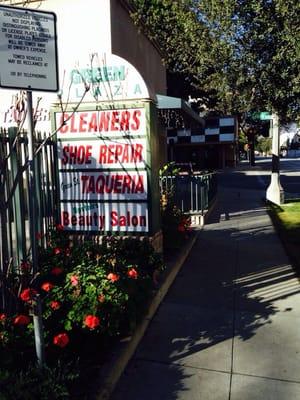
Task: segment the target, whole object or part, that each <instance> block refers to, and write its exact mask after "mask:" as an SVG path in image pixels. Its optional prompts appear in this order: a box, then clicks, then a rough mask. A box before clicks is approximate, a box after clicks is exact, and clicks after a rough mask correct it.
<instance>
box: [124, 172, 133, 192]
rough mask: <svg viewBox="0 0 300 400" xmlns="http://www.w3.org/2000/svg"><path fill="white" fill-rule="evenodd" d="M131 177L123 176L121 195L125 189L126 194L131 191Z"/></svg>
mask: <svg viewBox="0 0 300 400" xmlns="http://www.w3.org/2000/svg"><path fill="white" fill-rule="evenodd" d="M131 181H132V179H131V176H130V175H125V176H124V179H123V189H122V193H125V190H126V189H127V193H130V191H131Z"/></svg>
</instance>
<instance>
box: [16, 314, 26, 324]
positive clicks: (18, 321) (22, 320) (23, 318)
mask: <svg viewBox="0 0 300 400" xmlns="http://www.w3.org/2000/svg"><path fill="white" fill-rule="evenodd" d="M13 323H14V324H15V325H28V324H29V323H30V318H29V317H28V316H27V315H22V314H20V315H17V316H16V317H15V319H14V320H13Z"/></svg>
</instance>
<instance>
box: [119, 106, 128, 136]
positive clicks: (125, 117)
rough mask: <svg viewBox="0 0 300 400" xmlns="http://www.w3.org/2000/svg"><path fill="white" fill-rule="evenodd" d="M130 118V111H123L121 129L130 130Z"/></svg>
mask: <svg viewBox="0 0 300 400" xmlns="http://www.w3.org/2000/svg"><path fill="white" fill-rule="evenodd" d="M129 119H130V112H129V111H122V114H121V121H120V129H121V131H129Z"/></svg>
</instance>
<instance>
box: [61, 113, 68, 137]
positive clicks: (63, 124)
mask: <svg viewBox="0 0 300 400" xmlns="http://www.w3.org/2000/svg"><path fill="white" fill-rule="evenodd" d="M68 118H69V115H68V114H65V113H62V114H61V117H60V125H61V126H60V128H59V133H67V132H68V130H69V126H68V125H67V123H66V122H65V120H66V119H68Z"/></svg>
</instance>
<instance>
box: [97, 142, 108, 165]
mask: <svg viewBox="0 0 300 400" xmlns="http://www.w3.org/2000/svg"><path fill="white" fill-rule="evenodd" d="M106 163H107V146H105V145H104V144H102V145H100V151H99V164H106Z"/></svg>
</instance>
